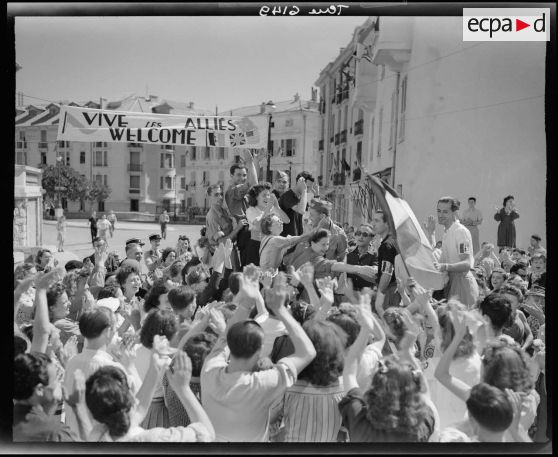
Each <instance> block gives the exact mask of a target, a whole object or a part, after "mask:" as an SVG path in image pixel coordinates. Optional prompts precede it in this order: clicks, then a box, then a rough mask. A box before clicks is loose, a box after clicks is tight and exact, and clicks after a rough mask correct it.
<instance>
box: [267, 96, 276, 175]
mask: <svg viewBox="0 0 558 457" xmlns="http://www.w3.org/2000/svg"><path fill="white" fill-rule="evenodd" d="M275 108H276V107H275V105H274V103H273V102H272V101H271V100H270V101H268V102H267V103H266V104H265V112H266V113H268V114H269V122H268V124H267V169H266V180H267V182H272V180H273V179H272V177H271V154H272V152H273V151H272V146H271V119H272V114H273V111H274V110H275Z"/></svg>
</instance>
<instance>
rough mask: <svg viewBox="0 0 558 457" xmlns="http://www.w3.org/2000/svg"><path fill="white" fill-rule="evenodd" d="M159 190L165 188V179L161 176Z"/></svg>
mask: <svg viewBox="0 0 558 457" xmlns="http://www.w3.org/2000/svg"><path fill="white" fill-rule="evenodd" d="M159 188H160V189H164V188H165V178H164V177H163V176H161V178H160V183H159Z"/></svg>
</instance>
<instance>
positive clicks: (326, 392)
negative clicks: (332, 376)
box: [283, 377, 346, 443]
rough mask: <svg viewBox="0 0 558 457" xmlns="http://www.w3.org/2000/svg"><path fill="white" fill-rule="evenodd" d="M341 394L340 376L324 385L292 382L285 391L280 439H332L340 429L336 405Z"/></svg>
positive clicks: (341, 379)
mask: <svg viewBox="0 0 558 457" xmlns="http://www.w3.org/2000/svg"><path fill="white" fill-rule="evenodd" d="M345 393H346V392H345V390H344V387H343V378H341V377H340V378H339V379H338V380H337V382H335V384H333V385H330V386H325V387H324V386H314V385H312V384H310V383H309V382H307V381H304V380H298V381H296V382H295V383H294V385H293V386H292V387H290V388H289V389H287V392H286V393H285V399H284V406H283V420H284V441H287V442H307V443H308V442H321V443H327V442H336V441H337V437H338V434H339V429H340V428H341V413H340V412H339V406H338V404H339V402H340V401H341V399H342V398H343V397H344V396H345Z"/></svg>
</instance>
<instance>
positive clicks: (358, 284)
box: [347, 224, 378, 291]
mask: <svg viewBox="0 0 558 457" xmlns="http://www.w3.org/2000/svg"><path fill="white" fill-rule="evenodd" d="M373 237H374V230H373V228H372V226H371V225H369V224H361V226H360V227H359V229H358V231H357V232H356V233H355V241H356V243H357V245H356V248H355V249H354V250H352V251H351V252H349V253H348V254H347V264H348V265H369V266H372V267H373V266H375V267H377V266H378V256H377V254H375V253H374V254H372V253H370V252H369V250H370V249H369V248H370V243H371V242H372V238H373ZM347 278H349V279H351V280H352V281H353V288H354V290H356V291H360V290H362V289H363V288H364V287H370V288H372V287H373V286H374V283H373V282H372V281H367V280H366V279H364V278H363V277H362V276H358V275H354V274H348V275H347Z"/></svg>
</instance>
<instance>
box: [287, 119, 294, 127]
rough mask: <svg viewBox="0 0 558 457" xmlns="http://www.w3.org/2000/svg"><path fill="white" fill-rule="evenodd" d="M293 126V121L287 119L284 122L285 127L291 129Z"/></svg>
mask: <svg viewBox="0 0 558 457" xmlns="http://www.w3.org/2000/svg"><path fill="white" fill-rule="evenodd" d="M292 126H293V120H292V119H287V120H286V121H285V127H292Z"/></svg>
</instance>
